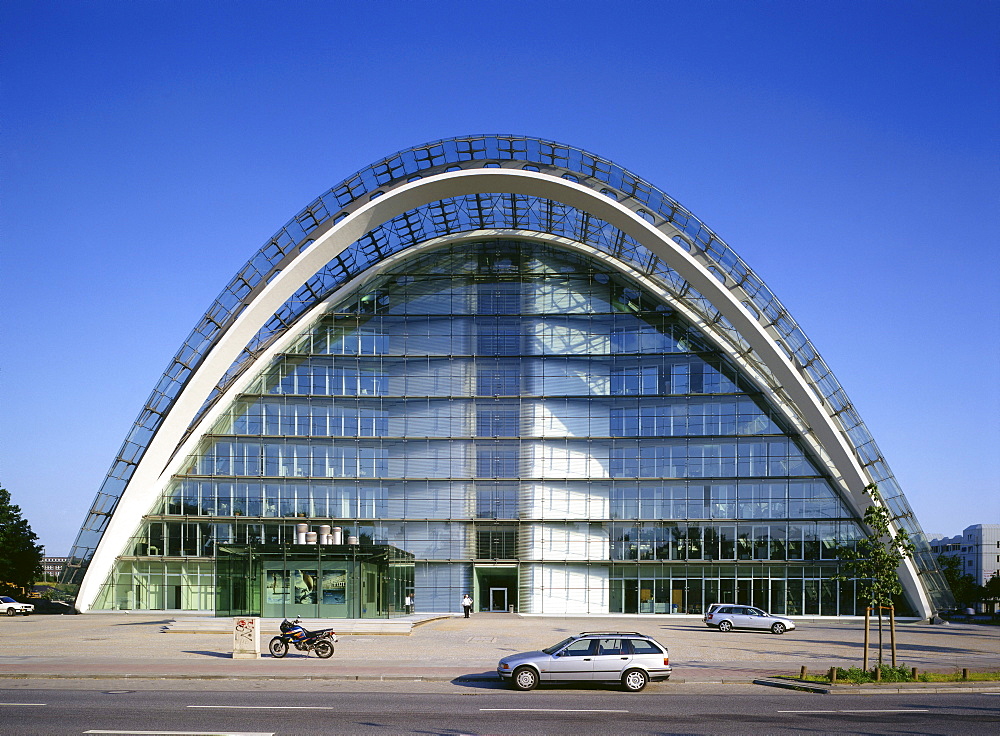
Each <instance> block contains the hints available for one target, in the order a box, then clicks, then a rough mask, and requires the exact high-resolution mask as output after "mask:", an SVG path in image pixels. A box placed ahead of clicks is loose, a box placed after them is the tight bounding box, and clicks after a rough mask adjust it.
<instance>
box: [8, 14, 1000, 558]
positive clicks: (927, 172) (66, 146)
mask: <svg viewBox="0 0 1000 736" xmlns="http://www.w3.org/2000/svg"><path fill="white" fill-rule="evenodd" d="M998 39H1000V4H997V3H995V2H990V1H987V0H983V1H978V0H957V1H956V0H950V1H948V2H920V1H914V2H903V1H889V0H885V1H882V2H867V1H859V2H854V1H845V0H831V1H828V2H823V3H810V2H798V1H796V2H767V1H762V2H750V1H749V0H748V1H746V2H725V1H722V0H719V1H716V2H708V1H705V0H700V1H699V0H694V1H692V0H687V1H686V2H673V1H671V0H662V1H661V2H621V3H616V4H609V3H604V2H587V1H577V2H559V1H554V2H548V3H540V2H530V3H529V2H518V1H516V0H514V1H507V2H461V3H458V2H456V3H451V2H416V1H411V2H394V1H392V0H382V1H381V2H378V3H374V2H373V3H361V2H358V3H356V2H335V1H332V0H331V1H330V2H296V1H294V0H292V1H290V2H285V3H276V2H256V1H254V0H243V1H241V2H236V1H235V0H217V1H216V2H193V1H188V0H172V1H171V2H166V1H165V0H163V1H154V0H147V1H145V2H143V1H136V2H131V3H126V2H121V1H115V2H112V1H109V0H89V1H87V2H82V1H79V0H61V1H60V2H54V1H51V2H32V1H31V0H19V1H18V2H16V3H15V2H7V3H3V4H2V6H0V85H2V87H0V89H2V97H0V125H2V136H0V165H2V177H0V196H2V211H0V235H2V242H3V265H2V276H3V281H2V289H0V299H2V302H0V307H2V310H3V315H4V324H3V329H2V335H0V340H2V343H0V381H2V384H0V397H2V404H0V433H2V434H0V443H2V444H0V483H2V484H3V485H4V486H5V487H6V488H7V489H8V490H10V491H11V493H12V495H13V498H14V501H15V503H18V504H19V505H20V506H21V507H22V510H23V512H24V515H25V517H26V518H27V519H28V521H29V523H30V524H31V526H32V528H33V529H34V530H35V532H36V533H37V534H38V535H39V537H40V539H41V542H42V543H43V544H44V545H45V546H46V550H47V553H48V554H51V555H60V554H66V553H67V552H68V551H69V548H70V546H71V545H72V542H73V540H74V539H75V536H76V533H77V531H78V529H79V527H80V524H81V522H82V521H83V519H84V516H85V515H86V512H87V510H88V509H89V506H90V503H91V501H92V500H93V497H94V494H95V493H96V491H97V489H98V487H99V486H100V484H101V482H102V481H103V478H104V475H105V473H106V471H107V469H108V467H109V465H110V464H111V461H112V460H113V459H114V456H115V454H116V452H117V451H118V449H119V447H120V445H121V442H122V440H123V438H124V437H125V435H126V433H127V432H128V430H129V428H130V427H131V424H132V422H133V420H134V419H135V417H136V415H137V414H138V411H139V409H140V408H141V406H142V404H143V402H144V400H145V399H146V397H147V396H148V394H149V392H150V390H151V389H152V387H153V385H154V384H155V383H156V381H157V380H158V378H159V376H160V374H161V372H162V370H163V369H164V367H165V366H166V365H167V363H168V361H169V359H170V357H171V356H172V355H173V353H174V352H175V350H176V349H177V347H178V346H179V345H180V343H181V342H182V341H183V339H184V338H185V337H186V336H187V334H188V332H189V331H190V329H191V328H192V326H193V325H194V324H195V321H196V320H197V319H198V317H199V316H200V315H201V314H202V313H203V312H204V310H205V309H206V307H207V306H208V305H209V304H210V303H211V301H212V300H213V299H214V297H215V296H216V294H217V293H218V292H219V291H220V290H221V289H222V287H223V286H224V285H225V283H226V282H227V280H228V279H229V277H230V276H232V274H233V273H234V272H235V271H236V269H237V268H238V267H239V266H241V265H242V264H243V262H244V261H245V260H246V259H247V258H249V257H250V256H251V255H252V254H253V252H254V251H255V250H256V249H257V248H258V247H259V246H260V245H262V244H263V242H264V241H265V240H267V238H268V237H270V235H271V234H273V233H274V232H275V231H276V230H277V229H278V228H279V227H280V226H281V225H283V224H284V223H285V222H286V221H287V220H288V219H289V218H290V217H291V216H292V215H293V214H295V212H296V211H298V210H299V209H300V208H301V207H303V206H304V205H305V204H307V203H308V202H309V201H310V200H311V199H312V198H314V197H315V196H316V195H318V194H319V193H321V192H322V191H324V190H325V189H327V188H329V187H330V186H332V185H333V184H335V183H337V182H338V181H340V180H341V179H343V178H345V177H346V176H348V175H349V174H351V173H353V172H354V171H356V170H357V169H359V168H361V167H363V166H365V165H366V164H368V163H370V162H372V161H374V160H376V159H378V158H381V157H382V156H384V155H386V154H388V153H391V152H393V151H396V150H399V149H401V148H406V147H408V146H410V145H415V144H418V143H422V142H425V141H428V140H434V139H438V138H443V137H448V136H453V135H461V134H465V133H481V132H504V133H506V132H511V133H522V134H526V135H535V136H540V137H545V138H552V139H555V140H558V141H562V142H565V143H570V144H573V145H576V146H579V147H582V148H586V149H589V150H592V151H594V152H596V153H599V154H601V155H603V156H605V157H608V158H610V159H612V160H614V161H616V162H618V163H620V164H622V165H623V166H625V167H627V168H630V169H632V170H633V171H635V172H636V173H638V174H640V175H641V176H643V177H645V178H646V179H648V180H650V181H652V182H653V183H654V184H656V185H658V186H659V187H661V188H662V189H664V190H665V191H667V192H668V193H669V194H670V195H671V196H673V197H674V198H676V199H677V200H678V201H680V202H681V203H682V204H684V205H685V206H686V207H688V208H689V209H690V210H691V211H692V212H694V213H695V214H696V215H698V216H699V217H700V218H701V219H703V220H704V221H705V222H706V223H707V224H708V225H709V226H710V227H711V228H713V229H714V230H715V231H716V232H718V233H719V234H720V235H721V237H722V238H723V239H725V240H726V241H727V242H728V243H730V245H732V246H733V248H734V249H735V250H736V251H737V252H738V253H740V255H742V256H743V258H744V259H746V261H747V262H748V263H749V264H750V265H751V267H753V268H754V269H755V270H756V271H757V272H758V273H759V274H760V275H761V276H762V277H763V278H764V280H765V281H766V282H767V283H768V284H769V285H770V286H771V288H772V289H773V290H774V292H775V293H776V294H777V295H778V297H779V298H780V299H781V300H782V301H783V302H784V303H785V304H786V306H788V308H789V309H790V310H791V312H792V314H793V315H794V316H795V318H796V319H797V320H798V322H799V323H800V324H801V325H802V327H803V329H804V330H805V331H806V334H808V335H809V336H810V337H811V338H812V340H813V341H814V342H815V344H816V346H817V347H818V349H819V350H820V352H821V353H822V354H823V356H824V357H825V358H826V360H827V362H828V363H829V364H830V366H831V367H832V368H833V370H834V372H835V373H836V374H837V376H838V378H839V379H840V381H841V383H842V384H843V385H844V387H845V388H846V390H847V392H848V394H849V395H850V396H851V398H852V399H853V400H854V402H855V404H856V405H857V407H858V409H859V411H860V413H861V415H862V417H863V418H864V419H865V421H866V422H867V424H868V426H869V429H870V430H871V431H872V433H873V435H874V436H875V438H876V441H877V442H878V443H879V445H880V447H881V448H882V450H883V452H884V454H885V455H886V457H887V459H888V461H889V464H890V466H891V467H892V468H893V470H894V472H895V474H896V476H897V478H898V479H899V481H900V483H901V485H902V487H903V489H904V492H905V493H906V495H907V498H908V499H909V501H910V503H911V505H912V506H913V507H914V509H915V511H916V513H917V516H918V518H919V520H920V522H921V524H922V525H923V527H924V529H925V530H926V531H929V532H944V533H948V534H955V533H958V532H959V531H961V530H962V529H963V528H964V527H965V526H967V525H969V524H974V523H997V522H1000V482H998V457H1000V452H998V446H1000V429H998V427H1000V422H998V416H1000V388H998V385H1000V348H998V345H1000V298H998V294H1000V290H998V287H997V276H998V273H1000V271H998V265H1000V264H998V256H997V253H998V235H1000V228H998V214H1000V212H998V206H997V193H998V191H1000V187H998V184H1000V167H998V163H1000V161H998V158H1000V156H998V140H1000V137H998V133H1000V76H998V70H1000V63H998V62H1000V40H998Z"/></svg>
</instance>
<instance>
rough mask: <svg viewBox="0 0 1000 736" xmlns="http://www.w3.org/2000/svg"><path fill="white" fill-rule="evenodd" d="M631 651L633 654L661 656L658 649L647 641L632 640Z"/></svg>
mask: <svg viewBox="0 0 1000 736" xmlns="http://www.w3.org/2000/svg"><path fill="white" fill-rule="evenodd" d="M632 651H633V652H634V653H635V654H662V653H663V652H662V651H661V650H660V648H659V647H658V646H657V645H656V644H654V643H653V642H651V641H649V640H648V639H632Z"/></svg>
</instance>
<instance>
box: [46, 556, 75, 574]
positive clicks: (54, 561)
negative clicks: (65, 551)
mask: <svg viewBox="0 0 1000 736" xmlns="http://www.w3.org/2000/svg"><path fill="white" fill-rule="evenodd" d="M68 560H69V558H68V557H43V558H42V570H43V571H44V572H45V575H46V576H47V577H54V578H57V577H59V576H60V575H62V571H63V568H65V567H66V562H67V561H68Z"/></svg>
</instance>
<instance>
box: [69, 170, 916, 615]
mask: <svg viewBox="0 0 1000 736" xmlns="http://www.w3.org/2000/svg"><path fill="white" fill-rule="evenodd" d="M490 193H494V194H519V195H524V196H534V197H540V198H545V199H551V200H554V201H557V202H562V203H564V204H567V205H569V206H571V207H574V208H576V209H579V210H581V211H584V212H588V213H590V214H591V215H593V216H595V217H598V218H600V219H601V220H604V221H606V222H608V223H609V224H611V225H613V226H614V227H617V228H618V229H619V230H621V231H622V232H624V233H625V234H626V235H628V236H630V237H631V238H633V239H634V240H635V241H636V242H638V243H640V244H641V245H643V246H644V247H646V248H648V249H649V250H650V251H652V252H653V253H654V254H655V255H657V256H658V257H659V258H660V259H662V260H663V261H664V262H665V263H667V264H668V265H669V266H670V267H671V268H673V269H674V270H675V271H676V272H677V273H678V274H679V275H680V276H681V277H682V278H683V279H685V280H686V281H687V282H688V283H689V284H690V285H691V286H692V287H693V288H694V289H696V290H697V291H698V292H700V293H701V294H702V295H703V296H705V297H706V298H707V299H708V300H709V301H710V302H711V303H712V304H713V305H714V306H715V308H716V309H718V310H719V312H720V313H721V314H722V315H723V316H724V317H725V318H726V319H728V320H729V322H730V323H731V324H732V325H733V327H734V328H735V329H736V330H737V331H738V332H739V333H740V334H741V335H742V336H743V338H744V339H745V340H746V341H747V343H748V344H749V345H750V346H751V347H752V348H753V350H754V351H755V352H756V353H757V355H758V356H759V357H760V358H761V360H762V361H763V363H764V364H765V365H767V366H768V368H769V369H770V370H771V372H772V374H773V375H774V377H775V379H776V380H777V381H778V383H779V384H780V386H781V387H782V388H783V389H784V391H785V393H786V394H787V395H788V397H789V398H790V399H791V401H792V402H793V403H794V404H795V405H796V407H797V408H798V410H799V415H800V416H801V417H802V418H803V420H804V421H805V422H806V424H807V425H808V426H809V427H810V428H811V429H812V431H813V432H814V433H815V435H816V438H817V440H818V441H819V442H820V444H821V445H822V446H823V447H824V448H825V449H826V451H827V453H828V454H829V456H830V459H831V461H832V462H833V464H834V465H835V467H836V468H837V469H838V470H839V471H840V473H841V477H840V478H839V480H840V481H841V482H842V484H843V486H844V487H846V488H847V489H848V490H849V491H850V496H852V498H849V499H847V500H848V501H849V502H851V503H852V505H853V506H854V507H855V510H858V509H861V508H863V507H864V505H866V504H865V498H867V497H866V495H865V494H864V488H865V486H866V485H868V483H869V481H868V479H867V476H866V475H865V473H864V470H863V469H862V468H861V466H860V465H859V464H858V462H857V459H856V458H855V456H854V453H853V451H852V449H851V446H850V443H849V442H848V441H847V439H846V438H845V437H844V436H843V435H842V433H841V431H840V430H839V428H838V427H837V426H836V424H835V422H834V421H833V420H832V419H831V417H830V416H829V415H828V414H827V413H826V411H825V410H824V409H823V407H822V406H820V404H819V402H818V401H817V400H816V398H815V395H814V394H813V392H812V389H811V388H810V386H809V385H808V383H807V381H806V380H805V379H804V378H803V376H802V375H801V374H800V373H799V371H798V370H797V369H796V368H795V367H794V366H793V365H792V363H791V362H790V361H789V360H788V359H787V358H786V357H785V354H784V352H782V350H781V349H780V348H779V347H778V345H777V344H776V343H775V341H774V339H773V338H772V337H771V336H769V335H768V334H767V331H766V330H765V328H764V327H763V326H762V325H761V324H760V323H759V322H758V320H757V318H756V317H755V316H753V315H751V314H750V313H749V312H748V311H747V310H746V309H745V308H744V307H743V306H742V305H741V304H740V302H739V301H738V300H737V298H736V297H735V296H734V294H733V293H732V292H731V291H730V290H729V289H728V288H726V286H725V285H724V284H722V283H720V282H719V280H718V279H717V278H716V277H715V276H713V275H712V274H711V273H710V272H709V271H708V270H707V269H706V268H705V267H704V266H703V265H701V263H699V262H698V260H696V258H694V257H693V256H692V255H691V254H690V253H688V252H687V251H686V250H685V249H683V248H681V247H680V246H679V245H678V244H677V243H675V242H674V241H673V240H672V239H671V238H669V237H668V236H667V235H665V234H664V233H663V232H662V231H661V230H659V229H657V228H656V227H654V226H653V225H651V224H649V223H648V222H646V221H645V220H644V219H643V218H641V217H640V216H639V215H637V214H636V213H635V212H633V211H632V210H630V209H629V208H628V207H626V206H624V205H623V204H621V203H620V202H618V201H616V200H612V199H610V198H609V197H607V196H605V195H603V194H600V193H599V192H596V191H594V190H593V189H590V188H588V187H586V186H583V185H582V184H578V183H576V182H572V181H569V180H567V179H562V178H559V177H555V176H551V175H548V174H543V173H539V172H533V171H524V170H520V169H469V170H462V171H454V172H448V173H444V174H438V175H435V176H429V177H426V178H423V179H419V180H417V181H413V182H410V183H407V184H404V185H402V186H399V187H398V188H396V189H390V190H388V191H386V192H385V193H384V194H382V195H381V196H379V197H377V198H376V199H374V200H372V201H370V202H368V203H367V204H365V205H364V206H363V207H361V208H359V209H358V210H356V211H355V212H353V213H352V214H350V215H348V216H347V217H345V218H344V219H343V220H341V221H340V222H339V223H337V224H335V225H333V226H332V227H331V228H330V229H329V230H327V231H326V232H325V233H323V234H322V235H320V236H318V237H317V239H316V240H315V241H314V242H313V243H312V245H310V246H309V247H308V248H306V249H305V250H303V251H302V252H301V253H300V254H299V255H298V256H297V257H296V258H294V259H293V260H292V261H291V262H290V263H288V264H287V265H286V267H285V268H284V269H283V270H282V271H281V273H280V274H278V275H277V276H276V277H275V278H273V279H272V280H271V281H270V282H269V283H268V284H267V285H266V286H264V288H262V289H261V291H260V293H259V294H258V295H257V296H256V298H255V299H254V300H253V301H252V302H250V303H249V304H248V305H247V306H246V308H245V309H244V310H243V312H242V313H241V314H240V315H239V317H238V318H237V319H236V320H235V321H234V322H233V324H232V325H231V327H230V328H229V330H227V332H226V333H225V334H224V335H223V336H222V338H221V339H220V340H219V342H218V343H216V344H215V346H213V348H212V349H211V351H210V352H209V353H208V355H207V356H206V357H205V359H204V360H203V361H202V363H201V365H199V366H198V368H197V370H196V371H195V372H194V373H193V374H192V375H191V377H190V378H189V380H188V382H187V383H186V384H185V386H184V388H183V389H182V390H181V392H180V393H179V394H178V396H177V398H176V400H175V401H174V404H173V406H172V407H171V408H170V411H169V413H168V414H167V415H166V417H164V419H163V422H162V424H161V425H160V427H159V429H158V430H157V432H156V435H155V436H154V437H153V439H152V440H151V441H150V443H149V446H148V448H147V449H146V452H145V454H144V455H143V457H142V460H141V461H140V463H139V465H138V466H137V467H136V469H135V471H134V472H133V474H132V478H131V479H130V480H129V483H128V486H127V487H126V489H125V491H124V493H123V494H122V497H121V499H120V501H119V502H118V506H117V508H116V509H115V512H114V514H113V515H112V517H111V519H110V520H109V522H108V527H107V529H106V530H105V532H104V535H103V536H102V538H101V542H100V544H99V545H98V547H97V550H96V551H95V552H94V556H93V558H92V559H91V561H90V565H89V567H88V570H87V574H86V577H85V579H84V581H83V584H82V585H81V587H80V592H79V594H78V596H77V607H78V608H79V609H80V610H81V611H86V610H89V608H90V607H91V606H92V605H93V602H94V599H95V598H96V596H97V593H98V591H99V590H100V587H101V585H102V583H103V582H104V581H105V579H106V578H107V576H108V574H109V573H110V571H111V570H112V568H113V566H114V562H115V558H116V557H117V556H118V555H119V554H120V552H121V546H122V544H124V542H125V541H126V540H127V539H128V538H129V537H130V536H131V534H132V533H133V532H134V530H135V529H136V528H137V527H138V524H139V522H140V521H141V519H142V516H143V515H144V514H145V513H146V512H147V511H148V509H149V506H150V504H151V503H152V502H153V501H154V500H155V499H154V498H151V497H150V492H155V491H158V490H159V488H160V487H161V484H160V483H159V482H157V481H158V480H159V479H160V477H161V475H162V474H163V473H164V472H165V471H166V470H167V468H166V466H167V463H168V462H169V460H170V457H171V456H172V454H173V453H174V451H175V450H176V449H177V445H178V443H179V442H180V441H181V438H182V437H183V436H184V433H185V431H186V429H187V427H188V425H189V423H190V421H191V418H192V417H194V416H195V414H196V412H197V411H198V410H199V409H200V408H201V406H202V405H203V404H204V402H205V400H206V399H207V397H208V396H209V394H210V393H211V392H212V390H213V389H214V388H215V386H216V385H217V384H218V382H219V381H220V380H221V379H222V377H223V376H224V375H225V373H226V371H227V370H228V369H229V367H230V366H231V365H232V364H233V362H234V361H235V360H236V359H237V357H238V356H239V354H240V352H241V351H242V350H243V348H244V347H245V346H246V345H247V343H249V342H250V340H251V339H252V338H253V337H254V335H256V334H257V332H258V331H259V330H260V328H261V327H262V326H263V325H264V324H265V323H266V322H267V320H268V319H270V318H271V316H272V315H273V314H274V313H275V312H276V311H277V310H278V309H279V308H280V307H281V305H282V304H284V303H285V301H287V300H288V299H289V298H290V297H291V296H292V295H293V294H294V293H295V292H296V291H297V290H298V289H299V287H300V286H301V285H302V284H303V283H304V282H305V281H307V280H308V279H309V278H311V277H312V276H313V275H314V274H315V273H316V272H317V271H318V270H319V269H321V268H322V267H323V266H325V265H326V264H327V263H329V262H330V261H331V260H332V259H333V258H335V257H336V256H337V255H338V254H339V253H341V252H343V251H344V250H345V249H347V248H348V247H350V245H351V244H352V243H354V242H355V241H357V240H359V239H360V238H361V237H363V236H364V235H365V233H367V232H368V231H370V230H372V229H374V228H376V227H378V226H379V225H381V224H383V223H385V222H386V221H388V220H391V219H392V218H393V217H396V216H398V215H401V214H403V213H404V212H407V211H409V210H412V209H415V208H417V207H421V206H423V205H426V204H429V203H431V202H435V201H438V200H441V199H448V198H451V197H459V196H466V195H470V194H490ZM181 459H182V458H181ZM901 572H903V573H904V574H903V583H904V585H905V586H906V588H907V590H908V592H910V593H911V599H912V600H913V601H914V602H915V603H917V606H918V608H919V609H922V610H921V614H922V615H924V616H926V615H929V613H930V604H929V601H928V600H927V599H926V595H925V593H924V592H923V588H922V586H921V585H920V584H919V582H918V581H917V579H916V569H915V567H914V565H913V564H912V562H910V563H909V564H908V565H906V566H905V570H902V571H901ZM907 573H909V574H907Z"/></svg>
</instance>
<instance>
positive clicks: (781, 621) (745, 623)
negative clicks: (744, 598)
mask: <svg viewBox="0 0 1000 736" xmlns="http://www.w3.org/2000/svg"><path fill="white" fill-rule="evenodd" d="M702 620H703V621H704V622H705V625H706V626H714V627H715V628H717V629H718V630H719V631H732V630H733V629H769V630H770V631H771V633H772V634H784V633H785V632H786V631H791V630H792V629H794V628H795V622H794V621H792V620H791V619H790V618H786V617H785V616H772V615H771V614H769V613H767V612H766V611H762V610H760V609H759V608H753V607H752V606H727V605H720V604H718V603H715V604H712V606H711V607H710V608H709V609H708V613H706V614H705V616H704V618H703V619H702Z"/></svg>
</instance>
